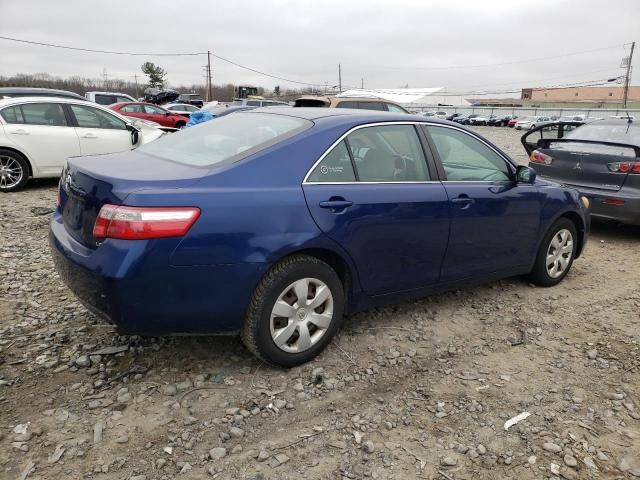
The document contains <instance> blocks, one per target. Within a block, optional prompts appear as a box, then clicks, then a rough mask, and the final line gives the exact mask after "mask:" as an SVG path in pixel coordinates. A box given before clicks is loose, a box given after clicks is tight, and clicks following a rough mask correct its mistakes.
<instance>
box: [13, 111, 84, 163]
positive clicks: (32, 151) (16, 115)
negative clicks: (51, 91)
mask: <svg viewBox="0 0 640 480" xmlns="http://www.w3.org/2000/svg"><path fill="white" fill-rule="evenodd" d="M2 115H3V118H4V119H5V120H6V121H7V125H5V126H4V129H5V132H6V133H7V136H8V137H9V138H10V139H11V141H12V142H14V143H15V144H16V145H17V146H18V147H19V148H20V150H21V151H23V152H24V153H25V154H26V155H27V156H28V157H29V159H30V160H31V163H32V166H33V168H34V175H36V176H38V175H46V176H48V175H53V176H55V175H58V174H60V172H61V171H62V167H64V164H65V162H66V161H67V158H69V157H75V156H78V155H80V145H79V142H78V136H77V135H76V132H75V130H74V128H73V127H72V126H71V125H70V124H69V121H68V119H67V117H66V116H65V113H64V109H63V107H62V105H61V104H59V103H53V102H51V103H24V104H22V105H15V106H12V107H8V108H6V109H4V110H3V111H2Z"/></svg>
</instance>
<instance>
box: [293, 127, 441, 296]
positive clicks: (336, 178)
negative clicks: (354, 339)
mask: <svg viewBox="0 0 640 480" xmlns="http://www.w3.org/2000/svg"><path fill="white" fill-rule="evenodd" d="M303 190H304V194H305V197H306V200H307V205H308V207H309V210H310V212H311V214H312V216H313V218H314V220H315V222H316V223H317V225H318V226H319V228H320V229H321V230H322V231H323V232H324V233H326V234H327V235H328V236H329V237H330V238H332V239H333V240H335V241H336V243H337V244H339V245H340V246H341V247H342V248H344V249H345V250H346V251H347V252H348V254H349V255H350V256H351V258H352V259H353V260H354V262H355V264H356V266H357V269H358V275H359V278H360V283H361V285H362V288H363V290H364V291H365V292H366V293H367V294H369V295H380V294H385V293H391V292H396V291H403V290H411V289H415V288H419V287H424V286H428V285H430V284H433V283H436V282H437V281H438V279H439V276H440V265H441V263H442V258H443V256H444V253H445V249H446V246H447V238H448V235H449V206H448V199H447V195H446V193H445V190H444V187H443V185H442V183H440V182H439V181H437V178H436V176H435V171H434V170H433V169H432V170H430V169H429V168H428V167H427V162H426V160H425V154H424V151H423V149H422V145H421V142H420V140H419V132H418V131H417V130H416V127H415V126H414V125H412V124H383V125H375V126H363V127H358V128H356V129H354V130H353V131H352V132H351V133H350V134H349V135H347V136H346V138H344V139H343V140H341V141H340V142H338V143H337V144H336V145H335V146H334V147H333V148H332V149H331V150H330V151H329V152H328V153H326V154H325V155H324V156H323V157H322V159H321V160H320V161H319V162H318V163H317V164H316V166H315V167H314V168H313V169H312V171H311V172H310V173H309V174H308V176H307V178H306V179H305V182H304V184H303Z"/></svg>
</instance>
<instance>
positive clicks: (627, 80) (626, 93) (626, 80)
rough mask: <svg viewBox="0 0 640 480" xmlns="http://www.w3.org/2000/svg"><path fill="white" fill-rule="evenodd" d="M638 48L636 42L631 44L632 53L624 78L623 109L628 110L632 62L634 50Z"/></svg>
mask: <svg viewBox="0 0 640 480" xmlns="http://www.w3.org/2000/svg"><path fill="white" fill-rule="evenodd" d="M635 47H636V42H632V43H631V52H630V53H629V58H628V61H627V74H626V75H625V78H624V101H623V103H622V108H624V109H625V110H626V109H627V97H628V96H629V84H630V83H631V62H632V61H633V49H634V48H635Z"/></svg>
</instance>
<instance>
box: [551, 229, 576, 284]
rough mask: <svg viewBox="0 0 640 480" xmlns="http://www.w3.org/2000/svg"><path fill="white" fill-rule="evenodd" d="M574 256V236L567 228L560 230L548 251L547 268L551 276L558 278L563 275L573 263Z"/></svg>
mask: <svg viewBox="0 0 640 480" xmlns="http://www.w3.org/2000/svg"><path fill="white" fill-rule="evenodd" d="M572 256H573V235H572V234H571V232H570V231H569V230H567V229H566V228H563V229H562V230H558V231H557V232H556V234H555V235H554V236H553V238H552V239H551V242H550V243H549V248H548V249H547V258H546V266H547V273H548V274H549V276H550V277H551V278H558V277H559V276H560V275H562V274H563V273H564V272H565V270H566V269H567V267H568V266H569V264H570V263H571V258H572Z"/></svg>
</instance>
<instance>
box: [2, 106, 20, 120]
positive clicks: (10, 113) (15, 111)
mask: <svg viewBox="0 0 640 480" xmlns="http://www.w3.org/2000/svg"><path fill="white" fill-rule="evenodd" d="M0 115H2V118H3V119H4V121H5V122H7V123H24V119H23V118H22V110H20V107H19V106H17V105H16V106H15V107H7V108H5V109H4V110H2V111H0Z"/></svg>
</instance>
